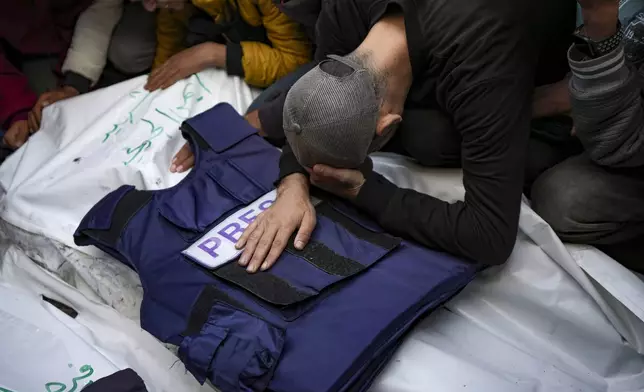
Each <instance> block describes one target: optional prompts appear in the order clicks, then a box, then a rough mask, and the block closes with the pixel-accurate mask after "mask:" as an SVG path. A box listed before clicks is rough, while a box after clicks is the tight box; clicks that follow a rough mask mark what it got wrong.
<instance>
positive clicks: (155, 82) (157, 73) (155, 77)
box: [144, 63, 169, 91]
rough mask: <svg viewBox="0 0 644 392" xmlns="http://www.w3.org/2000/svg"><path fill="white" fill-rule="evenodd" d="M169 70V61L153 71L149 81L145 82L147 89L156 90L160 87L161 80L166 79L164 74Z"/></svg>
mask: <svg viewBox="0 0 644 392" xmlns="http://www.w3.org/2000/svg"><path fill="white" fill-rule="evenodd" d="M167 72H169V67H168V63H166V64H164V65H162V66H161V67H159V68H157V69H155V70H154V71H152V73H151V74H150V76H148V81H147V82H146V83H145V87H144V88H145V89H146V90H148V91H154V90H157V89H158V88H159V86H160V85H161V82H162V81H163V80H165V79H164V75H165V74H166V73H167Z"/></svg>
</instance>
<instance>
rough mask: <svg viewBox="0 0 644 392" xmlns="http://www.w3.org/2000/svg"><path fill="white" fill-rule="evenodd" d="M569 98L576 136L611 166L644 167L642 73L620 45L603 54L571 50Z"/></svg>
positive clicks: (601, 162) (590, 152)
mask: <svg viewBox="0 0 644 392" xmlns="http://www.w3.org/2000/svg"><path fill="white" fill-rule="evenodd" d="M568 60H569V63H570V69H571V71H572V77H571V79H570V85H569V88H570V98H571V104H572V117H573V120H574V122H575V127H576V131H577V137H578V138H579V140H580V141H581V143H582V144H583V146H584V149H585V150H586V152H587V153H588V155H589V156H590V158H591V159H592V160H593V161H594V162H595V163H597V164H599V165H602V166H607V167H639V166H643V165H644V102H643V100H642V94H643V93H644V77H643V74H642V73H641V72H642V70H638V69H637V68H636V67H635V66H634V65H633V64H630V63H629V61H628V60H627V59H626V57H625V54H624V48H623V47H619V48H617V49H615V50H614V51H612V52H611V53H608V54H606V55H604V56H602V57H599V58H596V59H592V58H587V57H585V56H584V55H583V54H582V53H581V52H579V51H578V50H577V49H576V48H575V47H574V46H573V47H572V48H570V50H569V52H568Z"/></svg>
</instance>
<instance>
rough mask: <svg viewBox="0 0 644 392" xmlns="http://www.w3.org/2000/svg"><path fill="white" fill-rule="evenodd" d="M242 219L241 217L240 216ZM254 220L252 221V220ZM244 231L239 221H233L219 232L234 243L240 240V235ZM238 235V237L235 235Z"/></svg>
mask: <svg viewBox="0 0 644 392" xmlns="http://www.w3.org/2000/svg"><path fill="white" fill-rule="evenodd" d="M240 219H241V217H240ZM251 222H252V221H251ZM243 232H244V229H242V227H241V225H240V224H239V223H237V222H233V223H231V224H229V225H228V226H226V227H224V228H223V229H221V230H219V232H218V234H219V235H220V236H222V237H224V238H225V239H227V240H228V241H230V242H232V243H236V242H237V241H239V237H241V234H242V233H243ZM235 236H237V237H235Z"/></svg>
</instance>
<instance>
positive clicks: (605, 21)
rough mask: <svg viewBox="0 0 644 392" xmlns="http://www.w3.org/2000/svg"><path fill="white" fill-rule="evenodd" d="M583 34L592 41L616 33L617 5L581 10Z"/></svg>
mask: <svg viewBox="0 0 644 392" xmlns="http://www.w3.org/2000/svg"><path fill="white" fill-rule="evenodd" d="M582 15H583V19H584V34H585V35H586V36H587V37H588V38H590V39H592V40H593V41H601V40H604V39H606V38H608V37H611V36H613V35H615V34H616V33H617V21H618V20H619V8H618V7H605V8H597V9H592V10H582Z"/></svg>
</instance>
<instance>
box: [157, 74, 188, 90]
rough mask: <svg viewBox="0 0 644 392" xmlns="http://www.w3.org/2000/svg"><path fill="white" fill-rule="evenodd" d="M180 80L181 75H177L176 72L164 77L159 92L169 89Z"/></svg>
mask: <svg viewBox="0 0 644 392" xmlns="http://www.w3.org/2000/svg"><path fill="white" fill-rule="evenodd" d="M181 79H183V78H182V77H181V75H179V72H178V71H175V72H173V73H172V74H170V75H168V76H167V77H165V80H164V81H163V83H161V90H165V89H167V88H170V87H171V86H172V85H173V84H175V83H177V82H178V81H179V80H181Z"/></svg>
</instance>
